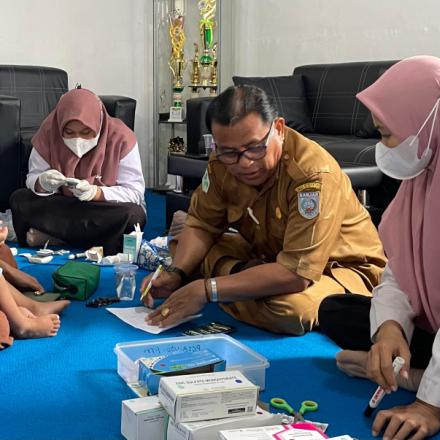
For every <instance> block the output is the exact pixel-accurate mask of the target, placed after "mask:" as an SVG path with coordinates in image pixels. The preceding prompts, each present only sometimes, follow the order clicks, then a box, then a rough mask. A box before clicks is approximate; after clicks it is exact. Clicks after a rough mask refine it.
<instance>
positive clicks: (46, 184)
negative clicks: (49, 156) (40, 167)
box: [38, 170, 66, 193]
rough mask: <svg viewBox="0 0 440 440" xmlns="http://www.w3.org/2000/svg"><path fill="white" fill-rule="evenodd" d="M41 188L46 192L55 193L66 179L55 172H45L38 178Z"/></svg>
mask: <svg viewBox="0 0 440 440" xmlns="http://www.w3.org/2000/svg"><path fill="white" fill-rule="evenodd" d="M38 181H39V183H40V186H41V188H43V189H44V190H45V191H47V192H50V193H52V192H55V191H56V190H57V189H58V188H59V187H60V186H62V185H64V182H65V181H66V177H65V176H64V174H62V173H60V172H59V171H57V170H47V171H44V173H41V174H40V175H39V177H38Z"/></svg>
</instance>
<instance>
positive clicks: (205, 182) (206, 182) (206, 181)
mask: <svg viewBox="0 0 440 440" xmlns="http://www.w3.org/2000/svg"><path fill="white" fill-rule="evenodd" d="M210 183H211V182H210V181H209V173H208V170H206V171H205V174H204V175H203V179H202V191H203V192H204V193H207V192H208V190H209V185H210Z"/></svg>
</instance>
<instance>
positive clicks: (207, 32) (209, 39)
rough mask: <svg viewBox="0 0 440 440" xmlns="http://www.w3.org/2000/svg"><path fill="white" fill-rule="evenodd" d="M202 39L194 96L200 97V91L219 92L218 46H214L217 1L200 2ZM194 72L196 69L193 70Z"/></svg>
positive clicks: (214, 93) (201, 0)
mask: <svg viewBox="0 0 440 440" xmlns="http://www.w3.org/2000/svg"><path fill="white" fill-rule="evenodd" d="M198 7H199V10H200V24H199V27H200V39H201V42H202V55H201V56H200V59H199V60H200V63H199V64H198V83H196V82H195V81H193V88H192V90H193V96H197V95H198V89H200V88H203V89H206V88H209V89H210V95H214V96H215V95H216V92H217V56H216V50H217V45H216V44H215V45H213V40H214V27H215V21H214V19H215V11H216V0H200V1H199V2H198ZM193 70H194V69H193Z"/></svg>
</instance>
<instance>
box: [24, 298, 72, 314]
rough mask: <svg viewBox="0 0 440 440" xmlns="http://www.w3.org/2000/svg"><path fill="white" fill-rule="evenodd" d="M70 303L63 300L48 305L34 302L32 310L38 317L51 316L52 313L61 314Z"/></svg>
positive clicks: (50, 302)
mask: <svg viewBox="0 0 440 440" xmlns="http://www.w3.org/2000/svg"><path fill="white" fill-rule="evenodd" d="M69 304H70V301H69V300H67V299H63V300H60V301H49V302H46V303H43V302H38V301H34V303H33V304H32V307H30V308H31V310H32V312H33V313H34V314H35V315H37V316H45V315H50V314H51V313H56V314H57V315H58V314H60V313H61V312H62V311H63V310H64V309H65V308H66V307H67V306H68V305H69Z"/></svg>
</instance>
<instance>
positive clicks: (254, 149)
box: [216, 121, 273, 165]
mask: <svg viewBox="0 0 440 440" xmlns="http://www.w3.org/2000/svg"><path fill="white" fill-rule="evenodd" d="M272 127H273V121H272V123H271V124H270V128H269V131H268V132H267V134H266V136H264V138H263V139H261V141H259V142H258V145H253V146H251V147H247V148H245V149H244V150H242V151H235V150H231V149H228V148H222V147H217V146H216V157H217V159H218V160H219V161H220V162H223V163H224V164H227V165H234V164H236V163H238V162H239V161H240V159H241V156H244V157H246V158H247V159H250V160H259V159H263V157H264V156H266V151H267V144H268V142H269V139H270V136H271V134H272Z"/></svg>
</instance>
